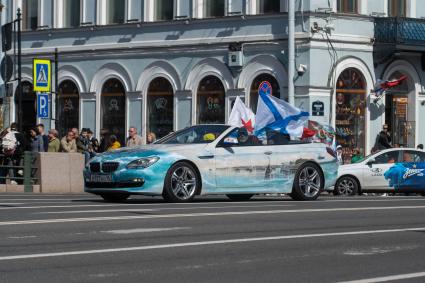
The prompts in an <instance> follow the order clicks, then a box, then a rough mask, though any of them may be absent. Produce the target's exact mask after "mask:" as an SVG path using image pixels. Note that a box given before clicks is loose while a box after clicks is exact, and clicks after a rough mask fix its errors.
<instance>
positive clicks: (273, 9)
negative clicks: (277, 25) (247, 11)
mask: <svg viewBox="0 0 425 283" xmlns="http://www.w3.org/2000/svg"><path fill="white" fill-rule="evenodd" d="M280 1H281V0H257V3H258V4H257V5H258V12H259V13H260V14H268V13H279V12H280Z"/></svg>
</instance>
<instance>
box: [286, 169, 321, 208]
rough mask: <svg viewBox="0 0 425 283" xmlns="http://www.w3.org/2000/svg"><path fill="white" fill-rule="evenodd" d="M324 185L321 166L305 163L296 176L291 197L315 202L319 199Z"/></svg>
mask: <svg viewBox="0 0 425 283" xmlns="http://www.w3.org/2000/svg"><path fill="white" fill-rule="evenodd" d="M324 183H325V182H324V178H323V176H322V173H321V171H320V168H319V166H317V165H316V164H314V163H305V164H303V165H301V167H300V168H299V169H298V171H297V174H295V180H294V185H293V188H292V193H291V194H290V196H291V198H292V199H294V200H302V201H305V200H315V199H317V198H318V197H319V195H320V192H321V191H322V189H323V187H324Z"/></svg>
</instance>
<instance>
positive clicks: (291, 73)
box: [288, 0, 295, 105]
mask: <svg viewBox="0 0 425 283" xmlns="http://www.w3.org/2000/svg"><path fill="white" fill-rule="evenodd" d="M294 77H295V0H289V5H288V102H289V104H292V105H295V95H294V92H295V91H294Z"/></svg>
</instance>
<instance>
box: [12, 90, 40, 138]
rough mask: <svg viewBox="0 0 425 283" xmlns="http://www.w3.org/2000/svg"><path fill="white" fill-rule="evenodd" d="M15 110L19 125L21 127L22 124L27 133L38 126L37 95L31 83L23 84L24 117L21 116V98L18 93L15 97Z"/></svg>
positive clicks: (22, 113)
mask: <svg viewBox="0 0 425 283" xmlns="http://www.w3.org/2000/svg"><path fill="white" fill-rule="evenodd" d="M15 109H16V117H18V119H17V120H18V123H19V125H21V124H22V129H23V130H24V131H25V132H26V131H28V130H29V129H31V128H32V127H34V126H35V125H36V123H37V112H36V94H35V92H34V91H33V87H32V84H31V83H30V82H22V112H21V115H22V117H20V115H19V96H18V93H17V92H16V95H15Z"/></svg>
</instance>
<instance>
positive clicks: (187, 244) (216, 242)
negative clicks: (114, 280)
mask: <svg viewBox="0 0 425 283" xmlns="http://www.w3.org/2000/svg"><path fill="white" fill-rule="evenodd" d="M412 231H425V227H418V228H401V229H388V230H369V231H352V232H338V233H320V234H301V235H286V236H272V237H257V238H238V239H228V240H213V241H200V242H183V243H174V244H161V245H148V246H136V247H126V248H111V249H98V250H82V251H69V252H56V253H39V254H26V255H11V256H0V261H6V260H17V259H30V258H46V257H61V256H71V255H88V254H102V253H116V252H127V251H142V250H155V249H168V248H181V247H192V246H208V245H222V244H238V243H249V242H260V241H276V240H290V239H301V238H319V237H338V236H348V235H370V234H384V233H400V232H412Z"/></svg>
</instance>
